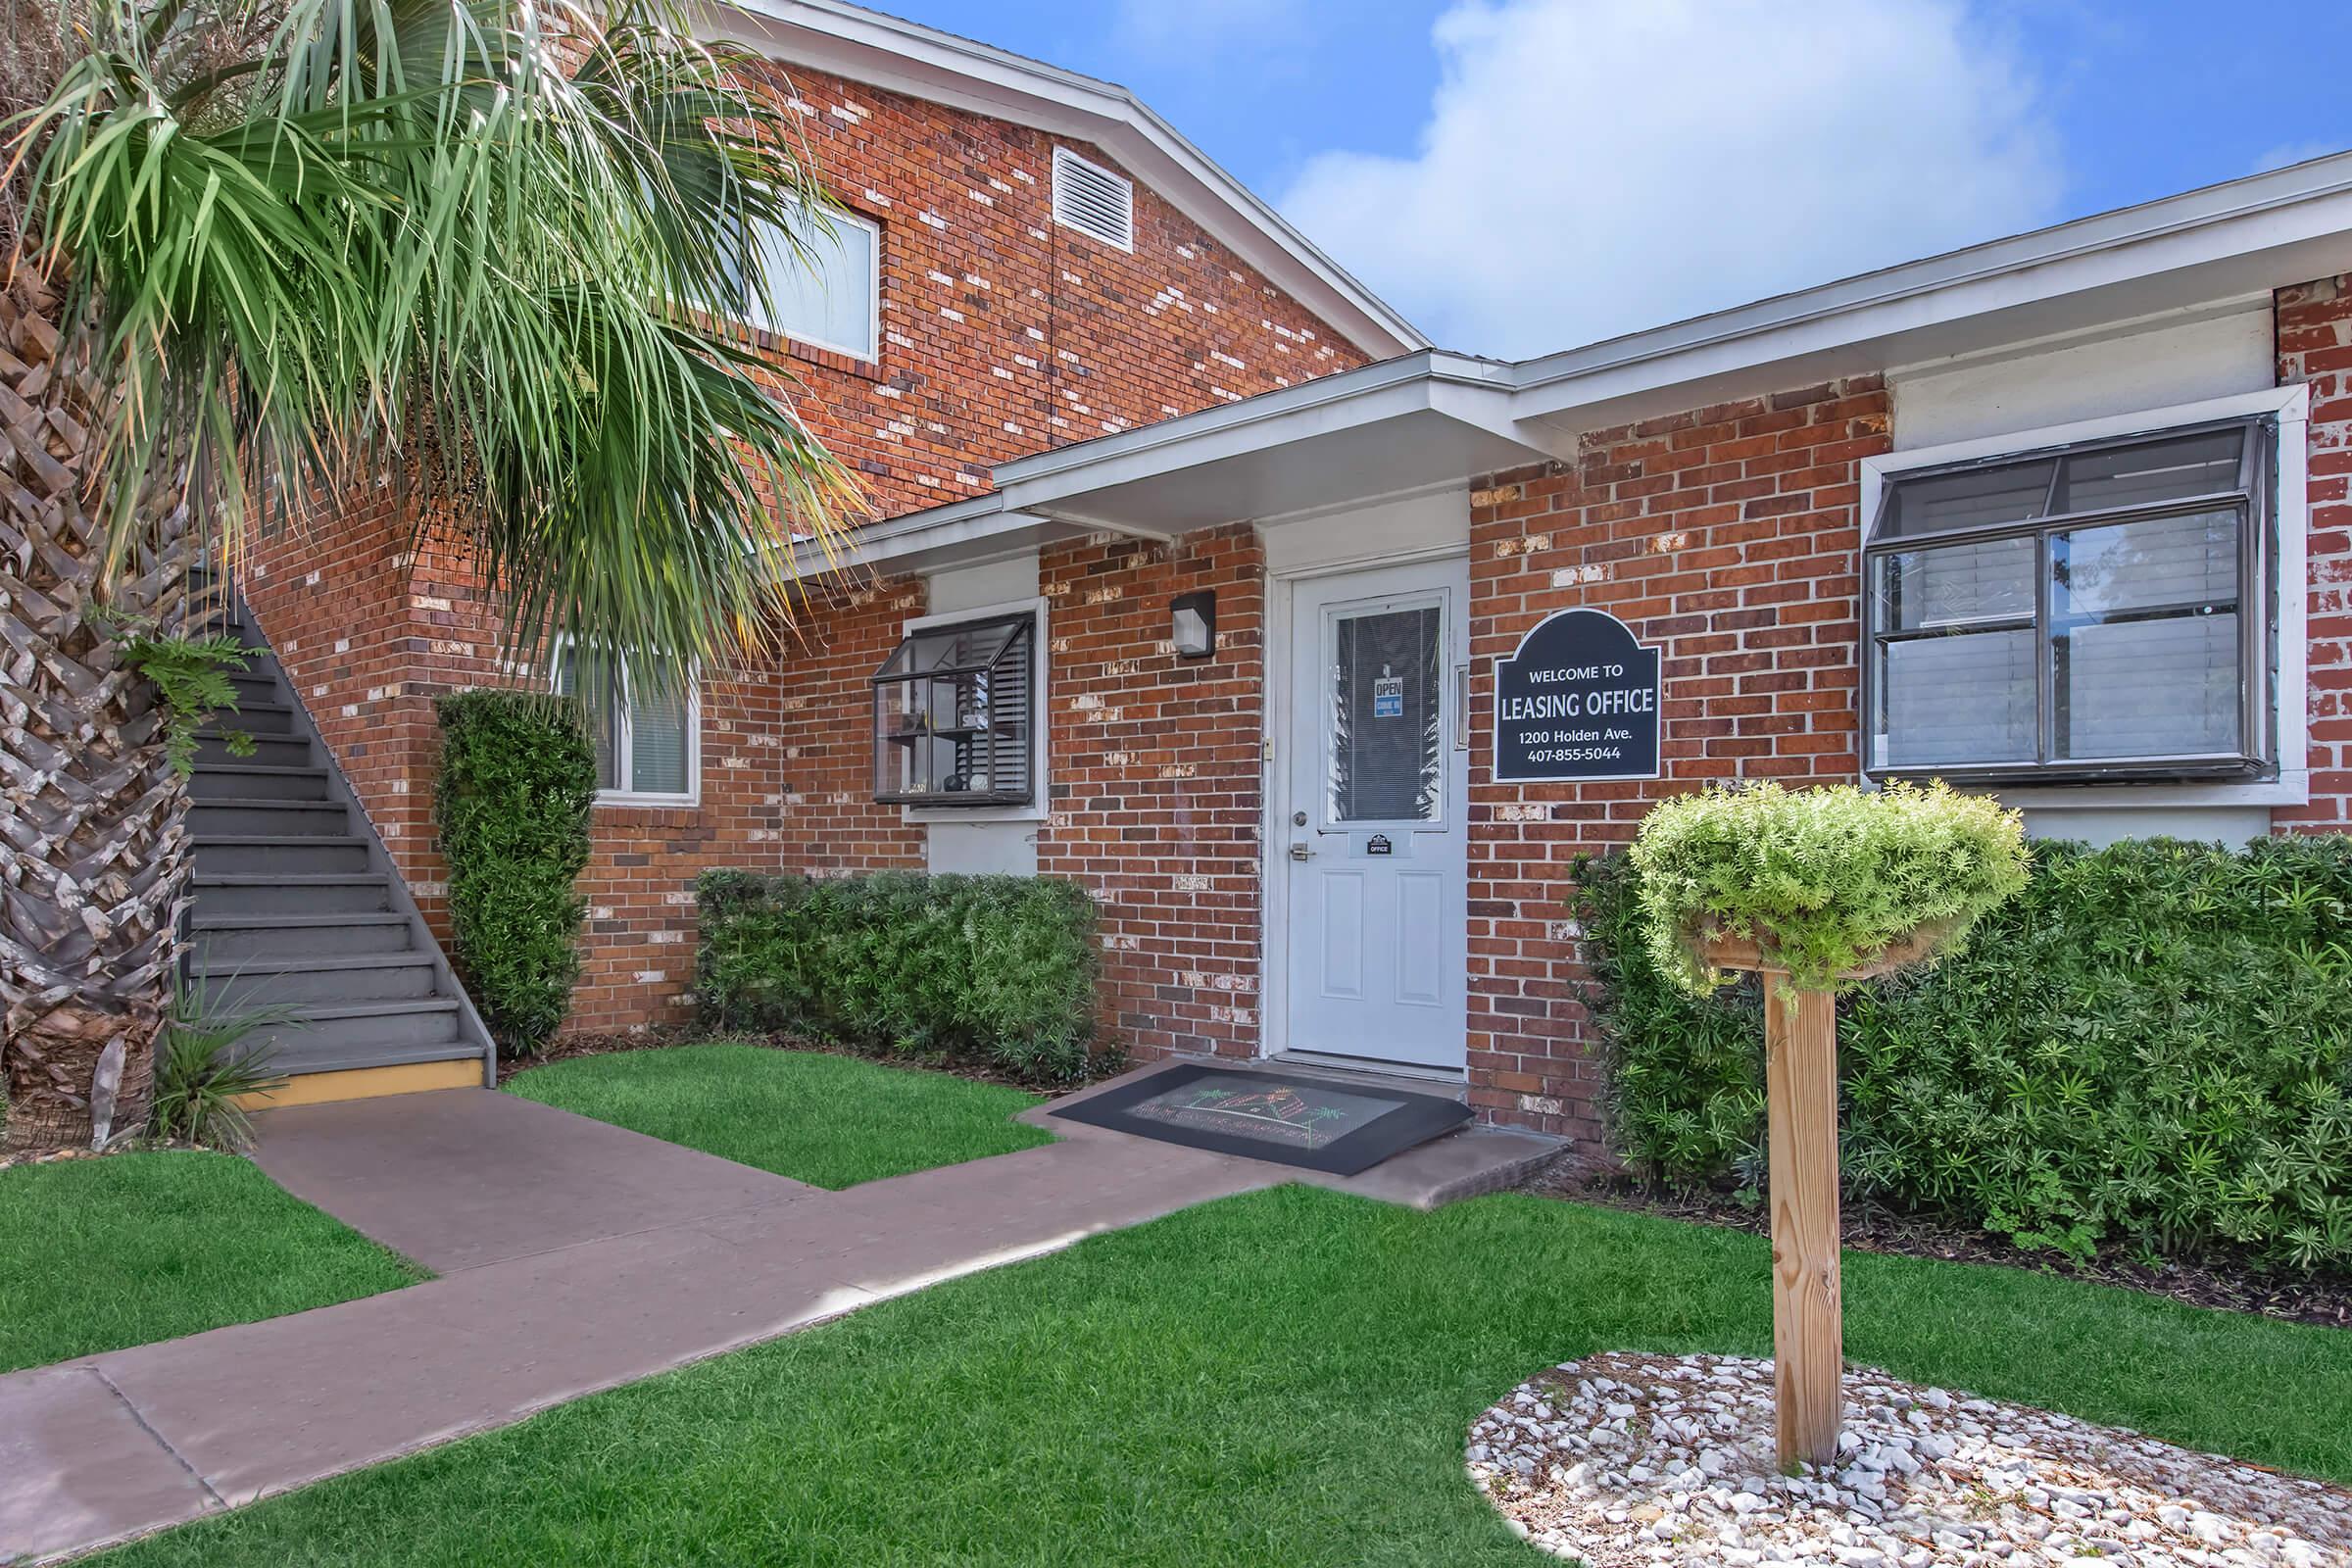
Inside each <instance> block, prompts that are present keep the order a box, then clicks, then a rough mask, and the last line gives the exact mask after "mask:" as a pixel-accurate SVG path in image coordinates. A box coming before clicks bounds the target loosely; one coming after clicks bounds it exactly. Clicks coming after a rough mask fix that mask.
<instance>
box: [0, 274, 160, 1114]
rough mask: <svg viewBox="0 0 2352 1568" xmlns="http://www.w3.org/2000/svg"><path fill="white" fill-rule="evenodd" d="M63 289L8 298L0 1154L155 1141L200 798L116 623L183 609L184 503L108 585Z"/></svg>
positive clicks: (96, 406)
mask: <svg viewBox="0 0 2352 1568" xmlns="http://www.w3.org/2000/svg"><path fill="white" fill-rule="evenodd" d="M60 298H61V296H60V294H59V292H58V291H57V289H56V288H55V287H54V285H52V284H49V283H47V282H45V281H44V280H42V279H39V278H37V277H32V276H27V275H20V276H18V277H17V278H15V279H13V280H12V281H10V282H8V283H6V284H0V1024H4V1025H5V1031H6V1032H5V1035H0V1084H5V1087H6V1093H7V1126H6V1130H5V1133H4V1134H0V1152H25V1151H29V1150H39V1149H58V1148H73V1147H79V1148H90V1147H94V1146H98V1145H103V1144H104V1143H105V1142H106V1141H107V1140H108V1138H109V1137H111V1136H115V1135H119V1134H121V1133H123V1132H126V1131H136V1130H138V1129H140V1128H142V1127H144V1125H145V1123H146V1118H147V1103H148V1091H149V1086H150V1082H151V1080H152V1076H153V1071H154V1046H155V1037H156V1034H157V1032H158V1030H159V1029H160V1028H161V1026H162V1023H163V1018H164V1014H165V1011H166V1009H167V1007H168V1006H169V1004H170V998H171V994H172V976H173V971H174V969H175V967H176V964H177V960H178V956H179V937H178V927H179V916H180V910H181V907H182V905H183V902H184V894H183V889H184V887H185V884H186V875H185V872H186V869H187V844H186V839H187V832H186V825H185V816H186V810H187V789H186V784H185V781H184V780H182V779H181V778H180V777H179V775H178V774H177V773H175V772H174V771H173V770H172V766H171V765H170V762H169V761H168V760H167V759H166V757H165V753H164V747H163V744H162V740H163V735H162V726H161V724H160V722H159V721H158V715H157V713H156V712H155V711H154V708H153V703H152V691H151V688H150V686H149V683H148V682H147V681H145V680H144V679H142V678H141V677H140V676H139V675H138V674H137V672H136V671H134V670H132V669H131V668H129V667H128V666H127V665H126V664H125V663H123V661H122V660H121V658H120V650H119V644H118V642H117V640H116V632H117V630H118V628H117V627H115V626H112V625H110V624H108V623H107V620H106V617H105V614H104V613H105V612H112V613H115V614H118V615H122V616H128V617H137V618H138V619H140V620H142V621H145V622H148V623H150V624H152V625H155V626H157V627H160V628H162V629H163V630H164V631H166V632H167V633H170V632H177V631H180V630H181V629H182V628H183V627H184V626H185V625H186V623H187V617H188V614H189V613H190V609H191V607H190V603H189V598H188V579H187V567H188V561H189V551H190V546H191V540H190V538H189V533H188V529H187V526H186V522H185V515H184V512H183V511H182V510H181V508H180V506H179V498H178V497H176V496H173V495H170V494H168V493H165V489H166V487H163V486H158V487H157V488H158V493H157V494H156V495H155V496H154V497H153V498H152V499H153V500H154V502H155V504H156V505H157V507H158V508H159V509H160V510H159V511H158V512H157V514H156V515H155V517H154V519H153V526H151V527H150V528H148V529H147V530H146V533H147V537H146V538H145V539H144V540H143V541H142V548H140V549H137V550H134V551H133V552H132V553H131V555H130V556H129V558H128V559H127V560H126V561H125V562H124V564H123V567H122V569H121V570H120V571H119V572H118V573H117V575H116V577H115V579H114V580H113V581H112V582H108V581H106V580H105V574H104V568H105V562H106V554H107V538H106V521H105V515H104V513H105V509H104V507H103V506H102V505H101V499H102V498H101V497H99V496H98V495H96V494H95V493H94V491H95V489H96V472H97V464H96V462H95V461H94V460H95V457H96V448H95V439H96V438H95V436H94V434H93V432H96V431H99V430H102V429H104V428H105V424H104V417H105V413H106V410H105V407H104V404H103V401H102V398H103V394H102V392H101V389H100V383H99V381H98V379H97V378H96V377H95V376H94V375H93V374H92V372H91V369H90V366H89V359H88V356H87V353H86V352H85V350H84V349H83V348H82V347H81V342H82V340H81V338H80V336H79V334H77V333H76V332H74V331H73V323H70V322H68V321H66V320H64V319H61V305H60Z"/></svg>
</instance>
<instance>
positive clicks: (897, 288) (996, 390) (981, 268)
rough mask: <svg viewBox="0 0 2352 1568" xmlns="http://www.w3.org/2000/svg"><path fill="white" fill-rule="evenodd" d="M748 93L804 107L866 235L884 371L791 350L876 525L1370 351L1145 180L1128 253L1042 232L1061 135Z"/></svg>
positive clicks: (821, 82) (854, 86)
mask: <svg viewBox="0 0 2352 1568" xmlns="http://www.w3.org/2000/svg"><path fill="white" fill-rule="evenodd" d="M762 85H764V86H766V87H767V88H768V89H770V90H771V91H773V92H774V93H775V94H776V96H777V97H778V98H779V99H780V100H782V101H783V102H785V103H786V104H788V105H790V106H792V107H793V108H796V109H797V110H799V112H800V118H801V122H802V125H803V128H804V131H805V133H806V136H807V138H808V143H809V150H810V152H811V153H812V154H813V156H814V160H815V164H816V168H817V170H818V172H819V173H820V174H821V175H822V177H823V179H824V181H825V184H826V187H827V188H828V189H829V190H830V191H831V192H832V193H833V195H834V197H835V199H836V200H838V201H839V202H840V203H841V204H842V205H843V206H845V207H847V208H849V209H851V210H853V211H855V212H857V213H858V214H860V215H862V216H864V217H866V218H869V219H872V220H874V221H877V222H879V223H880V224H881V225H882V312H881V318H880V320H881V335H882V351H881V360H880V362H879V363H878V364H867V363H864V362H860V361H858V360H855V359H852V358H850V357H848V356H845V355H840V354H834V353H828V352H825V351H822V350H817V349H814V348H812V347H810V346H809V345H805V344H793V345H789V347H790V349H791V367H790V368H791V370H792V373H794V374H795V375H797V376H798V377H799V378H800V380H801V382H802V384H803V385H804V387H805V388H806V390H807V397H806V399H805V401H804V408H805V410H806V412H807V414H808V417H809V423H810V426H811V427H812V428H813V429H814V430H815V431H816V433H817V434H818V435H819V436H820V437H822V438H823V440H824V442H825V444H826V445H827V446H828V447H830V448H831V449H832V450H833V451H834V452H835V453H837V454H839V455H840V456H841V457H842V458H843V459H844V460H845V461H846V462H848V463H849V464H850V465H851V466H854V467H856V468H857V469H858V470H859V472H860V473H861V474H862V475H863V476H864V477H865V479H866V480H867V483H868V484H869V486H870V487H871V489H872V492H873V496H874V500H875V502H876V505H877V509H878V511H879V513H880V514H881V515H884V516H894V515H898V514H901V513H905V512H912V511H917V510H920V509H921V508H924V507H930V506H937V505H939V504H941V503H942V502H946V501H953V500H957V499H960V498H962V497H964V496H971V495H978V494H980V493H981V492H983V491H985V490H986V489H987V488H988V482H987V470H988V468H989V467H990V466H992V465H994V464H998V463H1003V462H1005V461H1008V460H1009V459H1012V458H1016V457H1021V456H1025V455H1026V454H1029V453H1033V452H1039V451H1043V450H1045V449H1046V448H1048V447H1054V446H1063V445H1067V444H1068V443H1070V442H1072V441H1083V440H1086V439H1088V438H1090V437H1093V436H1099V435H1103V434H1106V433H1109V432H1111V431H1115V430H1123V429H1126V428H1128V427H1130V426H1132V425H1138V424H1150V423H1152V421H1153V420H1155V419H1162V418H1166V417H1170V416H1172V415H1177V414H1189V413H1191V412H1192V411H1194V410H1196V409H1201V408H1206V407H1208V406H1209V405H1211V404H1215V403H1220V402H1233V401H1236V400H1238V399H1240V398H1244V397H1248V396H1250V395H1251V394H1253V393H1257V392H1268V391H1272V390H1274V389H1275V388H1277V387H1284V386H1289V385H1291V384H1293V383H1294V382H1298V381H1304V380H1309V379H1312V378H1313V377H1315V376H1318V375H1326V374H1329V373H1330V372H1332V371H1334V370H1343V369H1348V368H1351V367H1354V366H1357V365H1361V364H1363V363H1365V361H1366V360H1367V358H1368V356H1366V355H1365V354H1364V353H1363V352H1362V351H1361V350H1358V349H1356V348H1355V347H1354V346H1353V345H1351V344H1349V343H1348V341H1347V340H1346V339H1344V338H1342V337H1340V336H1339V335H1338V334H1337V333H1335V332H1334V331H1332V330H1331V328H1330V327H1328V326H1327V325H1325V324H1324V323H1323V322H1322V321H1320V320H1319V319H1316V318H1315V317H1313V316H1311V315H1309V314H1308V313H1307V312H1306V311H1305V310H1304V309H1302V308H1301V307H1300V306H1299V305H1298V304H1297V303H1296V302H1294V301H1293V300H1291V299H1290V298H1289V297H1288V296H1287V295H1285V294H1283V293H1281V292H1280V291H1279V290H1277V289H1276V288H1274V287H1273V285H1271V284H1270V283H1268V282H1267V281H1266V279H1265V278H1264V277H1263V276H1262V275H1261V274H1259V273H1258V272H1257V271H1256V270H1253V269H1251V268H1250V267H1248V266H1247V265H1245V264H1244V263H1243V262H1242V261H1241V260H1240V259H1239V258H1237V257H1236V256H1234V254H1233V253H1232V252H1231V251H1229V250H1227V249H1226V248H1225V247H1224V246H1223V245H1221V244H1219V243H1217V242H1216V241H1215V240H1213V239H1210V238H1209V237H1208V236H1207V235H1206V234H1204V233H1203V232H1202V231H1201V228H1200V226H1199V225H1198V224H1196V223H1194V222H1193V221H1191V220H1190V219H1187V218H1186V217H1185V216H1184V215H1183V214H1182V213H1180V212H1178V211H1177V210H1176V209H1175V208H1173V207H1171V206H1169V205H1168V204H1167V203H1166V202H1165V201H1162V200H1161V199H1160V198H1159V197H1158V196H1157V195H1155V194H1154V193H1152V191H1151V190H1149V189H1146V188H1144V187H1142V186H1140V185H1139V186H1138V187H1137V189H1136V193H1135V250H1134V253H1133V254H1132V255H1131V254H1128V253H1126V252H1123V251H1120V250H1117V249H1115V248H1113V247H1111V246H1108V245H1104V244H1102V243H1100V242H1098V241H1096V240H1094V239H1092V238H1089V237H1088V236H1086V235H1084V234H1081V233H1079V232H1077V231H1076V230H1074V229H1069V228H1063V227H1060V226H1058V225H1056V224H1055V223H1054V221H1053V212H1052V195H1053V178H1054V174H1053V157H1054V144H1055V142H1056V141H1057V140H1061V138H1056V137H1054V136H1049V135H1047V134H1046V133H1045V132H1043V131H1037V130H1031V129H1028V128H1027V127H1025V126H1020V125H1015V124H1011V123H1007V122H1005V121H1000V120H991V119H988V118H986V117H984V116H980V115H974V114H967V113H965V112H963V111H960V110H955V109H949V108H945V107H942V106H941V105H938V104H931V103H925V102H923V101H922V100H920V99H916V98H907V97H903V96H901V95H899V94H897V93H890V92H883V91H880V90H878V89H875V88H871V87H867V86H864V85H862V84H860V83H857V82H851V81H845V80H842V79H841V78H839V77H834V76H828V75H823V74H821V73H815V72H810V71H803V70H800V69H798V68H793V67H788V66H782V65H777V66H772V67H770V68H769V69H768V71H767V72H766V73H764V75H763V77H762ZM1063 144H1064V145H1067V146H1068V147H1070V149H1071V150H1072V151H1073V152H1076V153H1078V154H1079V155H1080V156H1081V157H1084V158H1086V159H1088V160H1090V161H1092V162H1094V163H1096V164H1100V165H1102V166H1103V167H1105V168H1110V169H1117V167H1118V166H1117V165H1116V164H1114V163H1112V162H1111V160H1110V159H1109V157H1108V156H1107V155H1105V154H1104V153H1103V152H1102V151H1101V150H1100V149H1098V148H1095V147H1093V146H1090V145H1088V144H1085V143H1082V142H1067V141H1064V142H1063ZM1120 172H1122V173H1124V172H1125V171H1123V170H1121V171H1120Z"/></svg>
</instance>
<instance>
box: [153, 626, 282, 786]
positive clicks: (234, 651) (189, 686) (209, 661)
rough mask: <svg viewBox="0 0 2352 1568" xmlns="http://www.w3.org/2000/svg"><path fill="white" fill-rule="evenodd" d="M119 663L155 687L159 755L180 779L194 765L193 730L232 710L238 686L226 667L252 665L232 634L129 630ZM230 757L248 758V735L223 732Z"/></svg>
mask: <svg viewBox="0 0 2352 1568" xmlns="http://www.w3.org/2000/svg"><path fill="white" fill-rule="evenodd" d="M122 650H123V663H125V664H127V665H129V666H130V667H131V668H132V669H135V670H137V671H138V672H139V673H140V674H141V675H143V676H145V677H146V678H147V680H148V682H149V683H150V684H151V685H152V686H153V687H154V688H155V701H156V707H157V710H158V711H160V712H161V713H162V715H163V730H164V755H165V757H167V758H168V759H170V760H171V763H172V771H173V772H174V773H177V774H178V775H179V776H180V777H182V778H185V777H187V776H188V775H189V774H190V773H192V772H194V771H195V770H196V731H197V730H199V729H201V728H202V727H203V726H204V721H205V720H206V719H208V718H210V717H212V716H213V715H214V714H215V713H220V712H234V711H236V707H237V688H236V686H235V685H234V684H233V683H232V682H231V681H230V680H229V678H228V677H229V673H230V672H231V671H243V670H246V669H249V668H251V667H252V652H253V651H252V650H251V649H249V648H247V647H245V645H244V644H242V643H240V642H238V641H237V640H236V639H235V638H233V637H166V636H158V635H156V634H155V633H153V632H151V631H145V630H136V629H134V630H131V631H129V632H127V633H126V634H125V635H123V638H122ZM228 750H229V755H231V756H232V757H251V756H252V755H253V737H252V736H251V735H248V734H246V733H245V732H244V731H242V730H231V731H230V732H229V733H228Z"/></svg>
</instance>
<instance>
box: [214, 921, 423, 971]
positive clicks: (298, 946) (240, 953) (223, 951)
mask: <svg viewBox="0 0 2352 1568" xmlns="http://www.w3.org/2000/svg"><path fill="white" fill-rule="evenodd" d="M188 947H189V951H190V954H191V960H190V961H191V962H192V963H194V964H195V965H196V967H198V968H199V969H201V970H203V971H205V972H208V973H209V972H212V971H215V970H224V969H234V968H236V967H237V966H238V965H240V964H241V963H244V962H245V961H247V960H249V959H254V958H275V959H287V958H307V959H313V960H317V959H322V958H331V957H338V956H344V955H347V954H355V953H407V952H410V951H412V944H411V942H410V930H409V917H408V916H407V915H405V914H394V913H392V912H391V911H389V910H385V911H383V912H380V913H368V914H197V915H194V916H191V917H190V919H189V921H188Z"/></svg>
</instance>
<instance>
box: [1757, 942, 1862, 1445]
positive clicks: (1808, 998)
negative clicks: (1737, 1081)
mask: <svg viewBox="0 0 2352 1568" xmlns="http://www.w3.org/2000/svg"><path fill="white" fill-rule="evenodd" d="M1764 1049H1765V1064H1764V1086H1765V1105H1766V1109H1765V1115H1766V1126H1767V1136H1768V1139H1769V1149H1768V1152H1769V1155H1770V1162H1771V1172H1772V1355H1773V1413H1774V1428H1775V1431H1774V1435H1775V1437H1776V1439H1777V1441H1778V1444H1779V1448H1780V1461H1781V1468H1782V1469H1784V1470H1787V1469H1789V1468H1791V1467H1792V1466H1794V1465H1795V1464H1796V1462H1797V1461H1799V1460H1803V1461H1805V1462H1807V1463H1809V1464H1817V1465H1826V1464H1829V1463H1831V1462H1833V1461H1834V1460H1835V1459H1836V1458H1837V1456H1838V1427H1839V1425H1840V1424H1841V1422H1842V1417H1843V1412H1844V1397H1843V1395H1842V1393H1841V1392H1840V1389H1839V1382H1838V1379H1839V1374H1840V1372H1841V1371H1842V1369H1843V1366H1844V1359H1845V1319H1844V1308H1843V1306H1842V1304H1841V1302H1840V1299H1839V1294H1838V1002H1837V999H1836V998H1835V997H1834V996H1832V995H1831V994H1830V993H1829V992H1827V991H1793V990H1791V989H1790V987H1789V977H1788V975H1787V974H1785V973H1783V972H1781V971H1779V970H1774V969H1766V970H1765V971H1764Z"/></svg>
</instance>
